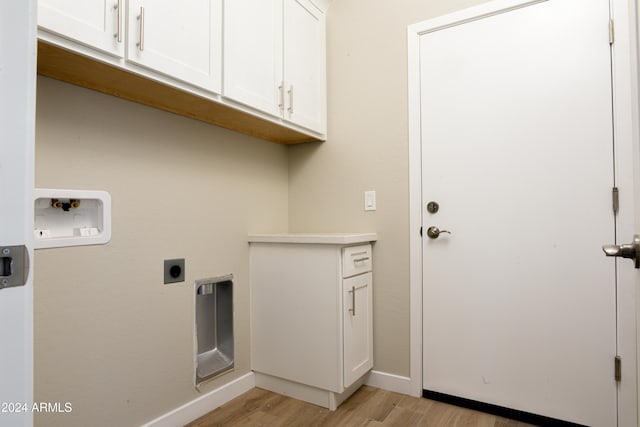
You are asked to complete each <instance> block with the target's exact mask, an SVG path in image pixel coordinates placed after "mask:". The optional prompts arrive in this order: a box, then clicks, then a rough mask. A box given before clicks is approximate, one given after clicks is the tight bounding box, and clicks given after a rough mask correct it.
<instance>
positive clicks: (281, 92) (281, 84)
mask: <svg viewBox="0 0 640 427" xmlns="http://www.w3.org/2000/svg"><path fill="white" fill-rule="evenodd" d="M278 92H279V94H280V102H279V103H278V107H279V108H280V111H284V82H281V83H280V86H278Z"/></svg>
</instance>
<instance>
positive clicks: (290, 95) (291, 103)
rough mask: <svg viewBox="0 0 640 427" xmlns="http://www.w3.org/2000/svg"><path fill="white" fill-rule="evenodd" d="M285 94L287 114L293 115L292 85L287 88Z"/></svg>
mask: <svg viewBox="0 0 640 427" xmlns="http://www.w3.org/2000/svg"><path fill="white" fill-rule="evenodd" d="M287 93H288V94H289V108H288V110H289V114H293V85H291V86H289V90H288V91H287Z"/></svg>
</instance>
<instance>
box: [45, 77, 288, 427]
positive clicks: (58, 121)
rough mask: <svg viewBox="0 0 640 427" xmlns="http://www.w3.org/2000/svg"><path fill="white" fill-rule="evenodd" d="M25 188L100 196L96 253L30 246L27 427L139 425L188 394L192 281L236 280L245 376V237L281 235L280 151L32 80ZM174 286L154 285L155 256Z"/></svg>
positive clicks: (157, 280)
mask: <svg viewBox="0 0 640 427" xmlns="http://www.w3.org/2000/svg"><path fill="white" fill-rule="evenodd" d="M36 133H37V135H36V186H37V187H45V188H71V189H96V190H106V191H109V192H110V193H111V197H112V199H113V210H112V214H113V237H112V240H111V242H110V243H109V244H108V245H104V246H85V247H76V248H62V249H46V250H38V251H36V256H35V266H36V269H35V280H34V289H35V297H34V300H35V302H34V305H35V401H36V402H71V403H72V404H73V412H72V413H70V414H37V415H36V425H38V426H65V427H69V426H128V425H131V426H132V425H139V424H141V423H143V422H145V421H149V420H151V419H153V418H155V417H157V416H160V415H162V414H164V413H166V412H168V411H170V410H172V409H174V408H176V407H178V406H180V405H181V404H183V403H185V402H187V401H190V400H192V399H194V398H196V397H198V393H197V392H196V391H195V390H194V388H193V351H194V339H193V327H194V326H193V325H194V305H193V302H194V296H193V293H194V289H193V282H194V280H196V279H199V278H206V277H212V276H220V275H224V274H228V273H233V274H234V275H235V295H234V296H235V332H236V370H235V372H233V373H230V374H226V375H224V376H222V377H221V378H219V379H218V380H214V381H213V382H211V383H209V384H207V385H206V386H203V387H202V390H203V391H204V392H206V391H209V390H211V389H213V388H215V387H218V386H220V385H221V384H223V383H226V382H228V381H230V380H231V379H233V378H236V377H238V376H240V375H241V374H244V373H247V372H248V371H249V370H250V360H249V298H248V268H249V267H248V263H249V258H248V245H247V243H246V235H247V233H248V232H283V231H286V230H287V203H288V183H287V179H288V173H287V169H288V166H287V156H288V155H287V149H286V147H283V146H279V145H276V144H272V143H268V142H265V141H261V140H257V139H254V138H251V137H247V136H243V135H240V134H238V133H235V132H230V131H226V130H224V129H221V128H217V127H215V126H210V125H206V124H203V123H200V122H197V121H194V120H190V119H186V118H183V117H179V116H176V115H173V114H169V113H165V112H162V111H159V110H155V109H152V108H148V107H145V106H141V105H138V104H134V103H130V102H127V101H123V100H120V99H117V98H114V97H110V96H106V95H102V94H99V93H96V92H92V91H89V90H86V89H82V88H78V87H75V86H71V85H68V84H65V83H61V82H58V81H55V80H51V79H48V78H43V77H40V78H39V79H38V92H37V128H36ZM182 257H183V258H185V259H186V281H185V283H181V284H175V285H163V260H164V259H169V258H182Z"/></svg>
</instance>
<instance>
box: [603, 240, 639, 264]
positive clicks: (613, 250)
mask: <svg viewBox="0 0 640 427" xmlns="http://www.w3.org/2000/svg"><path fill="white" fill-rule="evenodd" d="M602 250H603V251H604V253H605V255H606V256H614V257H621V258H628V259H632V260H634V263H635V267H636V268H640V235H639V234H636V235H635V236H633V243H629V244H626V245H604V246H602Z"/></svg>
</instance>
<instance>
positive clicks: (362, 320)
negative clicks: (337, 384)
mask: <svg viewBox="0 0 640 427" xmlns="http://www.w3.org/2000/svg"><path fill="white" fill-rule="evenodd" d="M342 285H343V301H344V308H343V314H342V316H343V320H344V387H345V388H347V387H349V386H350V385H351V384H353V382H354V381H356V380H357V379H358V378H360V377H361V376H362V375H364V374H365V373H366V372H367V371H368V370H369V369H371V368H372V367H373V298H372V291H373V289H372V286H373V279H372V274H371V273H367V274H362V275H359V276H355V277H351V278H349V279H344V280H343V282H342Z"/></svg>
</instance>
